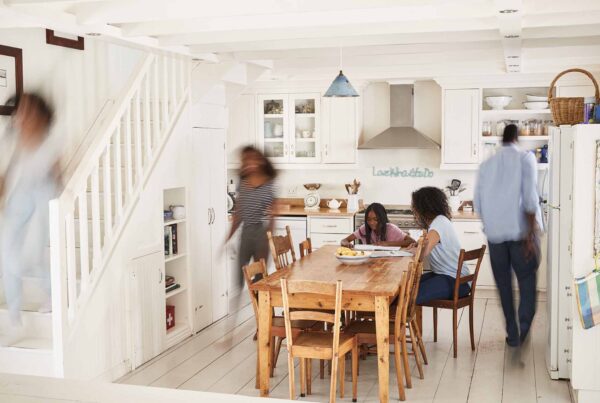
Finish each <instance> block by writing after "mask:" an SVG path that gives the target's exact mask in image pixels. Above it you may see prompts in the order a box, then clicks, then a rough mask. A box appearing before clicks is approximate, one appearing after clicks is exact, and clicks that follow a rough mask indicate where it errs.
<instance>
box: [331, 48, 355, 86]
mask: <svg viewBox="0 0 600 403" xmlns="http://www.w3.org/2000/svg"><path fill="white" fill-rule="evenodd" d="M341 65H342V48H340V67H341ZM323 96H324V97H357V96H359V95H358V92H356V90H355V89H354V87H353V86H352V84H350V81H348V79H347V78H346V76H345V75H344V73H342V69H341V68H340V74H339V75H338V76H337V77H336V78H335V79H334V80H333V82H332V83H331V85H330V86H329V89H328V90H327V92H326V93H325V95H323Z"/></svg>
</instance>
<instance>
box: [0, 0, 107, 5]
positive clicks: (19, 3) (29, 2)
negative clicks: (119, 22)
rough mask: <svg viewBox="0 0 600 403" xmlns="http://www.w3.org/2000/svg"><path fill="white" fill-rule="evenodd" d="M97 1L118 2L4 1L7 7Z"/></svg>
mask: <svg viewBox="0 0 600 403" xmlns="http://www.w3.org/2000/svg"><path fill="white" fill-rule="evenodd" d="M99 1H118V0H4V4H6V5H7V6H19V5H35V4H39V5H47V4H61V3H62V4H76V3H91V2H96V3H97V2H99Z"/></svg>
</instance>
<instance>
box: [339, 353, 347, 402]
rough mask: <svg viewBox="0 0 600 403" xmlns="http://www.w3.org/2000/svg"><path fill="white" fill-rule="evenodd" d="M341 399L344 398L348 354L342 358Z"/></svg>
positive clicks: (340, 368)
mask: <svg viewBox="0 0 600 403" xmlns="http://www.w3.org/2000/svg"><path fill="white" fill-rule="evenodd" d="M339 370H340V398H342V399H343V398H344V375H346V354H344V355H342V356H340V367H339Z"/></svg>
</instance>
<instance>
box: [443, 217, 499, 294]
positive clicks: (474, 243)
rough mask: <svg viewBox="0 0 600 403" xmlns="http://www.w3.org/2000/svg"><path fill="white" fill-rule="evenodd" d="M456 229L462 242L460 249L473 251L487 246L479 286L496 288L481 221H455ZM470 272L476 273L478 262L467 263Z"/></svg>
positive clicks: (480, 269) (478, 279)
mask: <svg viewBox="0 0 600 403" xmlns="http://www.w3.org/2000/svg"><path fill="white" fill-rule="evenodd" d="M453 223H454V228H455V229H456V232H457V234H458V239H459V241H460V247H461V248H463V249H464V250H467V251H469V250H473V249H477V248H481V245H485V246H486V250H485V256H484V257H483V261H482V262H481V267H480V268H479V275H478V277H477V286H482V287H485V288H493V287H496V282H495V280H494V274H493V273H492V265H491V263H490V256H489V250H488V249H487V239H486V237H485V234H484V233H483V228H482V224H481V221H479V220H465V221H453ZM467 266H468V267H469V271H470V272H471V273H475V267H476V261H473V262H467Z"/></svg>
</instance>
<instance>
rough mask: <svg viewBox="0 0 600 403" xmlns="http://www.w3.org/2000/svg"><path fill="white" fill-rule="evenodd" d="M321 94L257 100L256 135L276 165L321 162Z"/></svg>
mask: <svg viewBox="0 0 600 403" xmlns="http://www.w3.org/2000/svg"><path fill="white" fill-rule="evenodd" d="M320 101H321V98H320V95H319V94H314V93H308V94H269V95H259V96H258V99H257V113H258V119H257V123H258V126H257V134H258V141H259V144H260V146H261V148H262V150H263V151H264V153H265V155H266V156H267V157H269V158H271V160H272V161H273V162H275V163H314V162H320V160H321V153H320V149H321V147H320V137H321V133H320V131H321V130H320V114H321V111H320V109H321V108H320V103H321V102H320Z"/></svg>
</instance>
